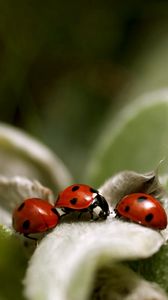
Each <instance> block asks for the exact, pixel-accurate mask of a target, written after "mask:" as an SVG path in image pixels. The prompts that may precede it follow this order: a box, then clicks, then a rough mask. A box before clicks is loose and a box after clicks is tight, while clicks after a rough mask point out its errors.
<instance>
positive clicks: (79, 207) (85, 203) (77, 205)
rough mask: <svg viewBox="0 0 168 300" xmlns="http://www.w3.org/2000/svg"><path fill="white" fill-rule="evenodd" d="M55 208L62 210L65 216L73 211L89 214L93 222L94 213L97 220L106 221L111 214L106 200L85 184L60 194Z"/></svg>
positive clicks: (74, 186)
mask: <svg viewBox="0 0 168 300" xmlns="http://www.w3.org/2000/svg"><path fill="white" fill-rule="evenodd" d="M55 207H59V208H61V209H62V211H63V212H64V215H66V214H68V213H70V212H72V211H78V212H80V213H81V214H82V213H83V212H89V213H90V215H91V219H92V220H93V215H94V213H95V214H96V215H97V218H96V219H99V218H102V219H106V218H107V216H108V215H109V213H110V212H109V206H108V203H107V201H106V200H105V198H104V197H103V196H102V195H100V194H99V192H98V191H97V190H96V189H94V188H92V187H90V186H89V185H85V184H73V185H70V186H68V187H67V188H66V189H65V190H63V191H62V192H60V193H59V195H58V198H57V200H56V203H55ZM81 214H80V215H81ZM80 215H79V216H80Z"/></svg>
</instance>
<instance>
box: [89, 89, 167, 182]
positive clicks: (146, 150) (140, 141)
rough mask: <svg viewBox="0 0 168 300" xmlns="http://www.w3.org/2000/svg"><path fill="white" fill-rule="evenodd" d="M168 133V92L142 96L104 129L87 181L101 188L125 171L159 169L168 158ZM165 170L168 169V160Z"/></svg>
mask: <svg viewBox="0 0 168 300" xmlns="http://www.w3.org/2000/svg"><path fill="white" fill-rule="evenodd" d="M167 131H168V90H160V91H157V92H153V93H149V94H145V95H143V96H141V97H140V98H138V99H137V100H136V101H135V102H134V103H131V104H130V105H129V106H127V107H126V108H125V109H123V110H122V111H121V112H120V113H119V114H118V115H116V117H115V119H114V120H111V121H110V123H109V124H108V126H107V127H106V128H105V129H104V130H103V132H102V134H101V136H100V138H99V141H98V142H97V143H96V145H95V148H94V151H93V153H92V156H91V159H90V161H89V162H88V171H87V176H86V178H87V180H88V181H89V182H92V184H96V185H99V184H100V183H101V182H103V181H104V180H105V179H106V178H108V177H109V176H111V174H114V173H115V172H118V171H120V170H123V169H132V170H135V171H142V172H144V171H147V170H150V169H151V170H152V169H156V167H157V166H158V164H159V161H160V160H162V159H163V158H165V157H166V156H167V151H168V147H167ZM163 167H164V168H163ZM162 168H163V169H164V172H165V170H167V163H166V161H165V162H164V163H163V164H162ZM162 171H163V170H162Z"/></svg>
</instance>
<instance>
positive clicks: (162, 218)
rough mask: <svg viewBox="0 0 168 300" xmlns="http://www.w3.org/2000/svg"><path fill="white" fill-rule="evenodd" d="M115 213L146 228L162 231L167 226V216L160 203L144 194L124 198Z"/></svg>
mask: <svg viewBox="0 0 168 300" xmlns="http://www.w3.org/2000/svg"><path fill="white" fill-rule="evenodd" d="M115 211H116V213H117V214H118V215H119V216H122V217H126V218H128V219H130V220H131V221H134V222H136V223H139V224H142V225H144V226H147V227H151V228H154V229H164V228H166V226H167V215H166V212H165V210H164V208H163V207H162V206H161V204H160V202H159V201H158V200H156V199H155V198H153V197H152V196H150V195H147V194H144V193H136V194H130V195H127V196H125V197H124V198H123V199H121V200H120V202H119V203H118V205H117V206H116V209H115Z"/></svg>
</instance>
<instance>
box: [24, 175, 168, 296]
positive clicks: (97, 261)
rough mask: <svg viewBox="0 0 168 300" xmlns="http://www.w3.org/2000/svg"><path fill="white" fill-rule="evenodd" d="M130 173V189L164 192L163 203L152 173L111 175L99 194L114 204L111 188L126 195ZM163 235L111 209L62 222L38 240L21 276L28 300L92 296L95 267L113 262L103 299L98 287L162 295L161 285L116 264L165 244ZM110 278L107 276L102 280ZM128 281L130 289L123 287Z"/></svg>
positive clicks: (149, 253)
mask: <svg viewBox="0 0 168 300" xmlns="http://www.w3.org/2000/svg"><path fill="white" fill-rule="evenodd" d="M130 177H131V178H132V181H131V182H133V181H134V184H131V186H132V187H131V188H130V189H131V191H132V192H134V188H135V187H136V188H137V187H138V186H139V187H140V186H141V188H142V187H144V188H145V189H146V191H147V190H148V191H149V190H151V194H152V192H153V193H154V194H156V195H159V197H163V198H162V199H163V202H164V201H167V200H166V199H167V198H166V193H164V191H163V190H162V188H161V186H160V184H159V181H158V178H157V176H156V175H155V173H154V172H151V173H150V174H147V175H143V174H138V173H134V172H129V171H126V172H122V173H119V174H117V175H116V176H114V177H112V178H111V179H109V180H108V183H105V185H103V186H102V187H100V191H101V192H102V194H103V195H104V196H106V195H108V201H109V203H111V205H113V198H111V197H110V193H111V191H113V190H115V191H116V195H119V194H123V195H124V194H125V193H126V192H127V190H128V188H126V186H127V185H129V179H130ZM125 180H126V182H127V185H125ZM133 186H134V187H133ZM114 201H116V200H115V199H114ZM111 209H112V207H111ZM167 236H168V234H167V229H166V230H164V231H162V234H161V233H160V232H158V231H156V230H152V229H149V228H146V227H143V226H140V225H138V224H134V223H130V222H127V221H123V220H117V219H116V218H114V215H113V214H111V215H110V216H109V217H108V219H107V220H106V221H100V222H76V223H73V222H69V223H62V224H60V225H59V226H57V227H56V228H55V229H54V230H53V231H52V232H51V233H50V234H48V236H46V237H45V238H44V239H43V240H42V241H41V242H40V243H39V245H38V247H37V249H36V251H35V252H34V254H33V256H32V258H31V260H30V262H29V268H28V270H27V273H26V277H25V279H24V286H25V295H26V298H27V299H29V300H55V299H58V300H79V299H80V300H86V299H87V300H88V299H92V298H90V297H91V296H90V295H91V294H92V292H93V295H94V294H95V293H96V291H95V288H94V287H95V286H94V285H95V280H96V278H97V276H98V270H99V269H100V268H108V267H109V265H111V264H112V266H114V267H113V271H112V275H110V276H113V278H117V276H118V280H117V279H116V282H117V287H116V289H111V288H109V289H108V288H107V289H106V291H104V292H103V293H106V298H103V297H101V295H100V294H101V291H99V292H100V294H99V297H100V299H102V300H104V299H109V300H113V299H114V300H120V299H131V300H134V299H135V300H136V299H142V300H143V299H144V300H146V299H156V300H157V299H158V300H162V299H166V295H165V294H164V292H162V291H161V290H160V289H159V288H156V286H155V287H154V286H153V285H152V284H149V283H147V282H145V281H143V280H142V279H140V278H139V277H137V275H135V274H133V272H132V271H130V270H129V269H128V270H126V271H125V269H124V268H122V266H119V269H118V267H117V266H118V263H119V262H121V261H122V262H123V261H124V260H126V261H128V260H136V259H142V258H148V257H150V256H152V255H153V254H154V253H156V252H157V251H158V250H159V249H160V247H161V246H162V245H163V244H164V243H165V241H166V238H167ZM127 272H128V274H129V275H128V277H127V276H126V277H125V275H123V274H126V273H127ZM129 272H130V273H129ZM131 272H132V273H131ZM117 274H118V275H117ZM120 276H121V277H123V278H124V277H125V279H124V280H125V283H124V286H125V289H123V292H122V295H121V289H122V288H123V280H121V282H120ZM107 277H108V276H107ZM134 280H135V281H134ZM108 281H110V277H109V278H108V279H107V281H106V282H108ZM130 281H131V282H132V283H130ZM114 282H115V280H114ZM135 282H136V284H134V283H135ZM102 285H103V280H102V282H100V283H99V287H98V289H99V290H101V288H102ZM127 285H128V286H129V287H130V288H129V289H127V288H126V286H127ZM135 285H136V288H135ZM142 288H143V292H142V291H141V289H142ZM140 295H141V298H139V297H140ZM150 297H151V298H150ZM95 299H96V298H95ZM98 299H99V298H98Z"/></svg>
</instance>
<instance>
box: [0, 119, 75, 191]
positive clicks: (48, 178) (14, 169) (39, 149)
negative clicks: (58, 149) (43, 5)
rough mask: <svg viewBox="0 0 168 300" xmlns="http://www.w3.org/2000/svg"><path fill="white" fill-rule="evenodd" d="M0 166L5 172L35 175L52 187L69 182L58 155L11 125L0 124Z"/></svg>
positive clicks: (67, 174) (55, 187)
mask: <svg viewBox="0 0 168 300" xmlns="http://www.w3.org/2000/svg"><path fill="white" fill-rule="evenodd" d="M0 169H1V174H3V175H6V176H18V175H19V176H25V177H28V178H29V179H31V180H33V179H37V180H39V181H40V182H42V183H43V184H45V185H48V186H49V187H52V188H54V189H62V188H63V187H65V186H66V185H68V184H70V183H71V180H72V177H71V175H70V174H69V172H68V170H67V169H66V167H65V166H64V164H63V163H62V162H61V161H60V159H59V158H58V157H57V156H56V155H55V154H54V153H52V152H51V151H50V150H49V149H48V148H47V147H46V146H44V145H43V144H42V143H40V142H37V141H36V140H35V139H33V138H32V137H31V136H29V135H28V134H26V133H24V132H22V131H21V130H18V129H16V128H14V127H11V126H8V125H4V124H2V123H1V124H0Z"/></svg>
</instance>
